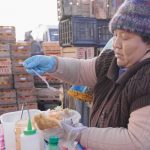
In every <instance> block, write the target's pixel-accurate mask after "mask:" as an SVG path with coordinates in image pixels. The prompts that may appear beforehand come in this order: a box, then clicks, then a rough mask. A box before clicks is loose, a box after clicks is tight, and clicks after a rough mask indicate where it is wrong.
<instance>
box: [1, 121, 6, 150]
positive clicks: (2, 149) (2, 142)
mask: <svg viewBox="0 0 150 150" xmlns="http://www.w3.org/2000/svg"><path fill="white" fill-rule="evenodd" d="M0 150H5V143H4V133H3V128H2V125H1V124H0Z"/></svg>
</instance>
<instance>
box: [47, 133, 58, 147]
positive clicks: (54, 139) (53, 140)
mask: <svg viewBox="0 0 150 150" xmlns="http://www.w3.org/2000/svg"><path fill="white" fill-rule="evenodd" d="M47 150H59V137H58V136H51V137H50V138H49V142H48V147H47Z"/></svg>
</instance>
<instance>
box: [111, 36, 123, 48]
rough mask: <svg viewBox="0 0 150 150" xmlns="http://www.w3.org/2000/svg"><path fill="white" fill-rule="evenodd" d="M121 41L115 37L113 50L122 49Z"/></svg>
mask: <svg viewBox="0 0 150 150" xmlns="http://www.w3.org/2000/svg"><path fill="white" fill-rule="evenodd" d="M121 47H122V44H121V40H120V38H118V37H113V49H121Z"/></svg>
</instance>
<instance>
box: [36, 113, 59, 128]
mask: <svg viewBox="0 0 150 150" xmlns="http://www.w3.org/2000/svg"><path fill="white" fill-rule="evenodd" d="M34 121H35V123H36V125H37V127H38V128H39V129H40V130H44V129H49V128H57V127H60V121H59V120H58V119H55V118H51V117H48V116H47V115H45V114H42V113H41V114H38V115H35V116H34Z"/></svg>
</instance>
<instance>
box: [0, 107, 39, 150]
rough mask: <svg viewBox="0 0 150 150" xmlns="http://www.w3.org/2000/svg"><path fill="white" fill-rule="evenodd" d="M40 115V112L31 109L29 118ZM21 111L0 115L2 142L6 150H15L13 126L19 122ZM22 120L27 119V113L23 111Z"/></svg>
mask: <svg viewBox="0 0 150 150" xmlns="http://www.w3.org/2000/svg"><path fill="white" fill-rule="evenodd" d="M38 113H40V110H37V109H31V110H30V116H31V118H32V117H33V116H34V115H35V114H38ZM20 116H21V111H15V112H10V113H5V114H3V115H1V118H0V119H1V123H2V126H3V129H4V140H5V147H6V150H16V141H15V125H16V122H17V121H18V120H20ZM22 119H23V120H27V119H28V113H27V111H24V115H23V118H22Z"/></svg>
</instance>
